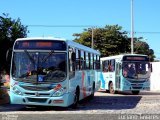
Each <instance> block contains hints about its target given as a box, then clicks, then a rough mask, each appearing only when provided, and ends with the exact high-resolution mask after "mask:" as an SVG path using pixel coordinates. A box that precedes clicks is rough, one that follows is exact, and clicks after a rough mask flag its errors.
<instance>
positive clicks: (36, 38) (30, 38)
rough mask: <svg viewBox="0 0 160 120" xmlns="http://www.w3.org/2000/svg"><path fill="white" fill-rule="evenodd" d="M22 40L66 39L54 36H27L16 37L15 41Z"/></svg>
mask: <svg viewBox="0 0 160 120" xmlns="http://www.w3.org/2000/svg"><path fill="white" fill-rule="evenodd" d="M22 40H61V41H66V39H64V38H55V37H28V38H18V39H16V41H22Z"/></svg>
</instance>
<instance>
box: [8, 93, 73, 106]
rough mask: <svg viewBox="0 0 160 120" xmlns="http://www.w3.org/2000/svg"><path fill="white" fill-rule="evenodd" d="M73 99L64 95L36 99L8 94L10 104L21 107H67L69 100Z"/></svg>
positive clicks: (70, 95) (69, 95) (34, 97)
mask: <svg viewBox="0 0 160 120" xmlns="http://www.w3.org/2000/svg"><path fill="white" fill-rule="evenodd" d="M72 98H73V95H72V94H68V93H67V94H64V95H63V96H59V97H36V96H32V97H31V96H23V95H17V94H15V93H11V94H10V101H11V104H22V105H37V106H59V107H68V106H69V105H71V103H72V102H71V101H73V100H70V99H72Z"/></svg>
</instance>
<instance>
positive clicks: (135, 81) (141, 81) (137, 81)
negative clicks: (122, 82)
mask: <svg viewBox="0 0 160 120" xmlns="http://www.w3.org/2000/svg"><path fill="white" fill-rule="evenodd" d="M128 81H129V82H131V83H144V82H145V80H134V81H133V80H128Z"/></svg>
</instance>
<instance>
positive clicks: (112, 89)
mask: <svg viewBox="0 0 160 120" xmlns="http://www.w3.org/2000/svg"><path fill="white" fill-rule="evenodd" d="M109 92H110V93H111V94H115V93H116V91H115V90H114V87H113V83H112V82H111V83H110V84H109Z"/></svg>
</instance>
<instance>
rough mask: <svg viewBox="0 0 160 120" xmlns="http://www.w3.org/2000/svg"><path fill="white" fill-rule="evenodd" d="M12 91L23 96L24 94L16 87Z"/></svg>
mask: <svg viewBox="0 0 160 120" xmlns="http://www.w3.org/2000/svg"><path fill="white" fill-rule="evenodd" d="M12 89H13V92H14V93H15V94H17V95H22V92H21V91H20V90H19V89H18V88H17V87H15V86H14V87H13V88H12Z"/></svg>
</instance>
